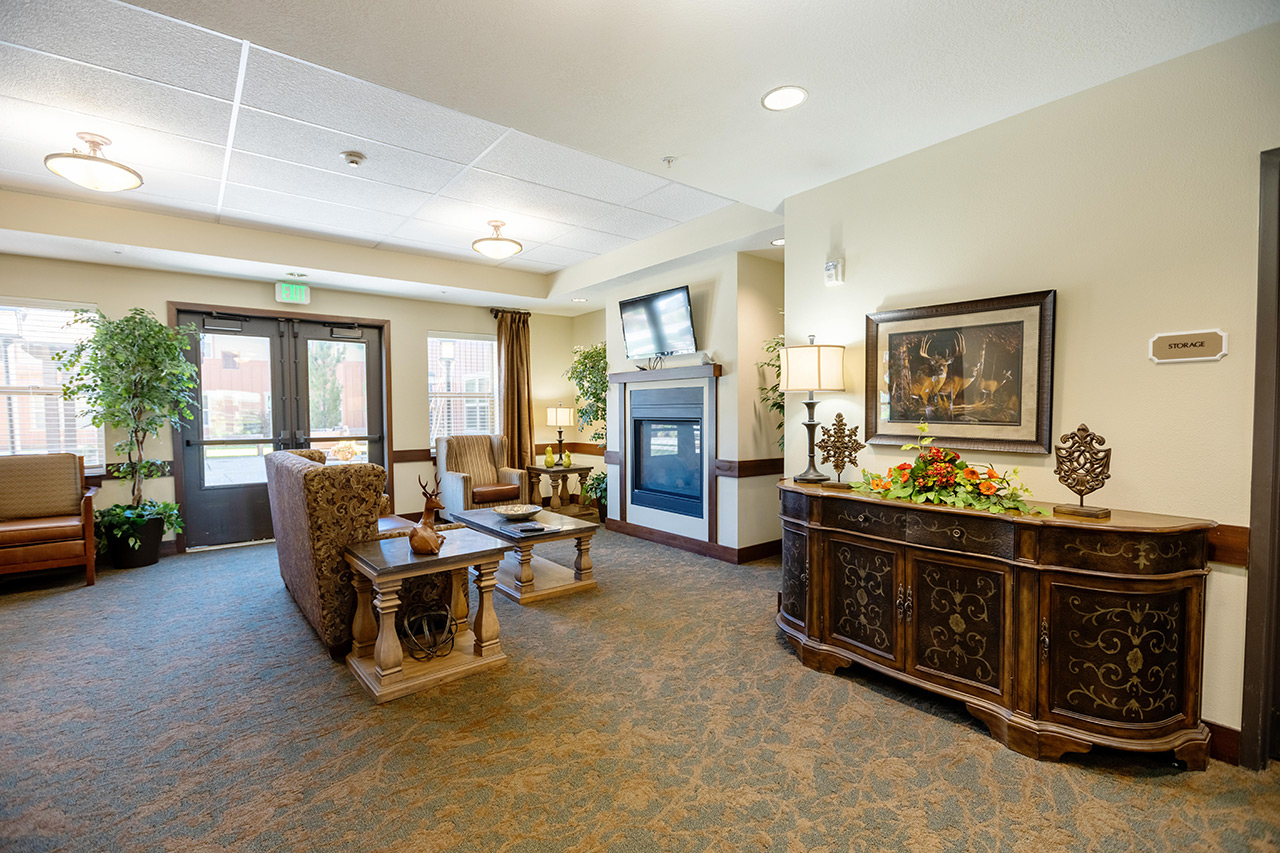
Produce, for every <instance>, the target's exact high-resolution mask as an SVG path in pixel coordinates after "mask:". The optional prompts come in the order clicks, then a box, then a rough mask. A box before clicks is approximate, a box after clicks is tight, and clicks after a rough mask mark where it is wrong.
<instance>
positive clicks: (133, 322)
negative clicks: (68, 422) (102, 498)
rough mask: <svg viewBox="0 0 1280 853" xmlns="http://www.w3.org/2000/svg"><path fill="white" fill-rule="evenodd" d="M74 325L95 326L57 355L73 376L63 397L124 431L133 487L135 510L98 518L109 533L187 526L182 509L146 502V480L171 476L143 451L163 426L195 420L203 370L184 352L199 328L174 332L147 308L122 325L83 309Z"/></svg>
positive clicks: (117, 509) (119, 449) (122, 451)
mask: <svg viewBox="0 0 1280 853" xmlns="http://www.w3.org/2000/svg"><path fill="white" fill-rule="evenodd" d="M71 322H72V323H79V324H83V325H85V326H88V327H89V328H90V329H91V333H90V335H89V337H88V338H86V339H85V340H83V341H81V342H79V343H77V344H76V345H75V346H74V347H72V348H71V349H69V350H62V351H61V352H57V353H54V356H53V360H54V362H55V363H56V364H57V365H58V366H59V368H61V369H62V370H64V371H65V372H66V373H67V374H68V377H67V380H66V382H65V384H64V385H63V392H62V393H63V397H64V398H65V399H67V400H77V399H78V400H80V401H81V402H82V404H83V405H84V406H85V408H86V410H87V412H88V414H89V416H90V418H91V420H92V422H93V425H94V426H99V427H102V426H105V427H110V428H111V429H116V430H123V432H124V437H123V438H122V439H120V440H119V441H117V442H116V443H115V444H114V445H113V449H114V450H115V452H116V453H117V454H119V455H121V456H124V457H126V459H127V461H126V462H125V463H123V464H122V465H121V466H120V469H119V471H120V475H121V476H123V477H128V478H129V479H131V480H132V481H133V484H132V501H131V503H130V504H129V505H127V506H123V505H122V506H114V507H108V508H107V509H105V510H100V511H99V512H96V513H94V515H95V516H97V517H99V519H100V521H101V523H102V524H103V525H104V526H105V528H106V529H108V530H115V529H117V528H122V529H124V530H126V532H127V531H129V530H131V529H133V528H136V527H137V526H140V525H141V524H142V522H143V521H145V520H146V519H147V518H155V517H160V518H164V519H165V526H166V528H167V529H170V530H173V529H177V528H178V527H179V526H180V525H181V523H182V522H181V519H179V518H178V514H177V513H178V508H177V505H176V504H172V503H160V502H157V501H144V500H143V497H142V483H143V481H144V480H145V479H147V478H148V477H155V476H160V475H161V474H162V473H163V472H164V466H163V465H161V464H159V463H157V462H155V461H154V460H148V459H147V458H146V455H145V450H144V447H145V444H146V440H147V438H148V437H154V436H157V435H159V434H160V430H161V429H162V428H164V427H172V428H174V429H176V428H178V427H179V426H181V423H182V421H183V420H190V419H191V417H192V414H191V410H192V409H194V408H196V407H197V403H196V399H195V394H194V389H195V387H196V366H195V365H194V364H192V363H191V362H189V361H188V360H187V359H186V357H185V356H184V355H183V353H184V352H186V351H187V350H189V349H190V348H191V340H190V338H191V337H192V336H195V335H197V334H199V332H198V330H197V329H196V327H195V326H194V325H191V324H187V325H185V326H181V327H179V328H176V329H171V328H169V327H168V326H165V325H164V324H162V323H161V322H160V321H159V320H157V319H156V318H155V317H154V316H152V314H151V313H150V312H149V311H146V310H144V309H142V308H134V309H133V310H132V311H130V312H129V313H128V314H126V315H124V316H123V317H121V318H120V319H118V320H112V319H110V318H109V317H107V316H106V315H105V314H103V313H102V312H101V311H96V310H94V311H89V310H85V311H79V312H77V313H76V317H75V319H74V320H72V321H71ZM139 519H140V520H139ZM135 522H136V523H135ZM130 525H132V526H133V528H131V527H130ZM131 541H133V542H136V541H137V537H136V535H135V536H133V537H132V539H131Z"/></svg>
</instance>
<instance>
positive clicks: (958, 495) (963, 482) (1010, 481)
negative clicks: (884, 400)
mask: <svg viewBox="0 0 1280 853" xmlns="http://www.w3.org/2000/svg"><path fill="white" fill-rule="evenodd" d="M916 429H918V430H919V431H920V443H919V444H904V445H903V446H902V449H903V450H917V451H919V453H917V454H916V458H915V460H914V461H912V462H902V463H900V464H898V465H895V466H893V467H892V468H890V469H889V471H888V473H886V474H885V476H883V477H881V476H878V475H876V474H872V473H871V472H870V471H863V472H862V482H860V483H859V482H854V483H853V484H852V486H853V488H855V489H858V490H860V491H864V492H875V493H876V494H879V495H882V496H883V497H886V498H897V499H900V500H909V501H913V502H914V503H934V504H945V505H947V506H955V507H968V508H970V509H981V510H986V511H988V512H993V513H1004V512H1009V511H1011V510H1016V511H1018V512H1025V513H1033V512H1038V513H1041V514H1042V515H1048V511H1047V510H1045V509H1043V508H1041V507H1032V506H1031V505H1029V504H1028V503H1027V502H1026V500H1025V499H1026V498H1028V497H1031V490H1030V489H1028V488H1027V487H1026V485H1025V484H1023V482H1022V481H1021V480H1019V479H1018V469H1017V468H1014V469H1013V473H1012V474H1010V475H1004V474H1001V473H999V472H998V471H996V469H995V468H992V467H991V466H990V465H987V466H985V468H986V470H985V471H984V470H980V469H978V468H974V467H972V466H970V465H969V464H968V463H967V462H965V461H964V460H963V459H961V458H960V456H959V454H957V453H955V452H953V451H950V450H944V449H943V448H941V447H929V446H928V445H930V444H932V443H933V436H931V435H929V434H928V432H929V425H928V424H920V425H919V426H918V427H916Z"/></svg>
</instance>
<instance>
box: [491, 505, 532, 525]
mask: <svg viewBox="0 0 1280 853" xmlns="http://www.w3.org/2000/svg"><path fill="white" fill-rule="evenodd" d="M490 509H492V510H493V511H494V512H496V513H497V514H498V515H500V516H502V517H503V518H505V519H506V520H507V521H524V520H525V519H526V518H533V517H534V516H535V515H537V514H538V513H539V512H540V511H541V510H542V507H540V506H534V505H533V504H504V505H502V506H495V507H490Z"/></svg>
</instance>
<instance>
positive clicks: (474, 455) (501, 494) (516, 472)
mask: <svg viewBox="0 0 1280 853" xmlns="http://www.w3.org/2000/svg"><path fill="white" fill-rule="evenodd" d="M506 458H507V437H506V436H505V435H453V436H447V437H444V438H437V439H436V474H437V476H438V478H439V482H440V501H441V503H443V504H444V514H445V515H446V516H448V517H449V518H451V519H452V518H453V517H454V514H455V513H459V512H463V511H465V510H468V509H477V508H481V507H486V506H500V505H501V504H513V503H528V502H529V472H528V471H524V470H522V469H520V468H505V467H503V466H504V465H505V461H506Z"/></svg>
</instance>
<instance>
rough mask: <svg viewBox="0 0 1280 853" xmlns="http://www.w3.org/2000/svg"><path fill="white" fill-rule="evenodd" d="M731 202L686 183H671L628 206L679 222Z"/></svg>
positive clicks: (726, 205)
mask: <svg viewBox="0 0 1280 853" xmlns="http://www.w3.org/2000/svg"><path fill="white" fill-rule="evenodd" d="M731 204H733V202H731V201H729V199H727V198H721V197H720V196H718V195H712V194H711V193H704V192H703V191H702V190H695V189H694V188H693V187H687V186H685V185H684V184H677V183H670V184H667V185H666V186H665V187H663V188H661V189H659V190H656V191H655V192H652V193H650V194H649V195H647V196H645V197H644V198H642V199H640V200H638V201H634V202H632V203H631V204H629V205H627V206H628V207H633V208H635V209H636V210H643V211H644V212H645V213H652V214H655V215H657V216H665V217H666V218H667V219H674V220H676V221H677V222H688V221H689V220H690V219H697V218H698V217H699V216H705V215H707V214H708V213H711V212H712V211H716V210H719V209H720V208H722V207H728V206H729V205H731Z"/></svg>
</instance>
